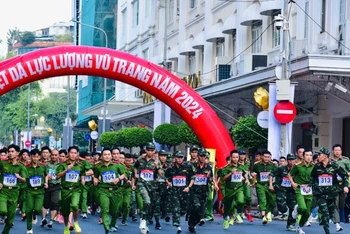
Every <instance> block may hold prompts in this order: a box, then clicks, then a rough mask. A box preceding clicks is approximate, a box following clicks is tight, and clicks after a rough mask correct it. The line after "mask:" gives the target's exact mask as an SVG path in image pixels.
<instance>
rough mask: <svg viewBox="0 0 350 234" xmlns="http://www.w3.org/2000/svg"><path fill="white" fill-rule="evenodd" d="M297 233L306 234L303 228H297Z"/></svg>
mask: <svg viewBox="0 0 350 234" xmlns="http://www.w3.org/2000/svg"><path fill="white" fill-rule="evenodd" d="M297 233H298V234H305V232H304V231H303V229H301V227H297Z"/></svg>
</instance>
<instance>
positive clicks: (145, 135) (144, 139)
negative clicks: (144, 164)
mask: <svg viewBox="0 0 350 234" xmlns="http://www.w3.org/2000/svg"><path fill="white" fill-rule="evenodd" d="M125 141H126V144H125V145H127V146H128V148H131V147H140V148H142V147H143V146H144V145H146V144H147V143H148V142H152V132H151V131H150V130H148V129H146V128H141V127H132V128H128V130H126V131H125Z"/></svg>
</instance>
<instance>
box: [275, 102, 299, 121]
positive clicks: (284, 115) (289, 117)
mask: <svg viewBox="0 0 350 234" xmlns="http://www.w3.org/2000/svg"><path fill="white" fill-rule="evenodd" d="M273 114H274V116H275V118H276V120H277V121H278V122H280V123H281V124H287V123H290V122H291V121H293V119H294V118H295V116H296V114H297V109H296V108H295V105H294V104H293V103H291V102H290V101H280V102H278V103H277V104H276V106H275V108H274V110H273Z"/></svg>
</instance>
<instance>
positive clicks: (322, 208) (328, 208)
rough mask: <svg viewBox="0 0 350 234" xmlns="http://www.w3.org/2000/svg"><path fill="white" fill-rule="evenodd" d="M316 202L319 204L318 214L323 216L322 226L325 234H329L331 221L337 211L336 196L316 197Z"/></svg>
mask: <svg viewBox="0 0 350 234" xmlns="http://www.w3.org/2000/svg"><path fill="white" fill-rule="evenodd" d="M316 201H317V204H318V212H319V214H320V215H321V222H320V225H323V229H324V231H325V233H326V234H329V219H330V218H332V217H333V215H334V209H335V199H334V196H328V195H321V196H316Z"/></svg>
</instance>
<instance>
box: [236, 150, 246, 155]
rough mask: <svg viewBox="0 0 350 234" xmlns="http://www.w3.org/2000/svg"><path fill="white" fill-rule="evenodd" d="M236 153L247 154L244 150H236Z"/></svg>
mask: <svg viewBox="0 0 350 234" xmlns="http://www.w3.org/2000/svg"><path fill="white" fill-rule="evenodd" d="M238 154H239V155H241V154H247V153H246V152H245V151H244V150H238Z"/></svg>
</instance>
